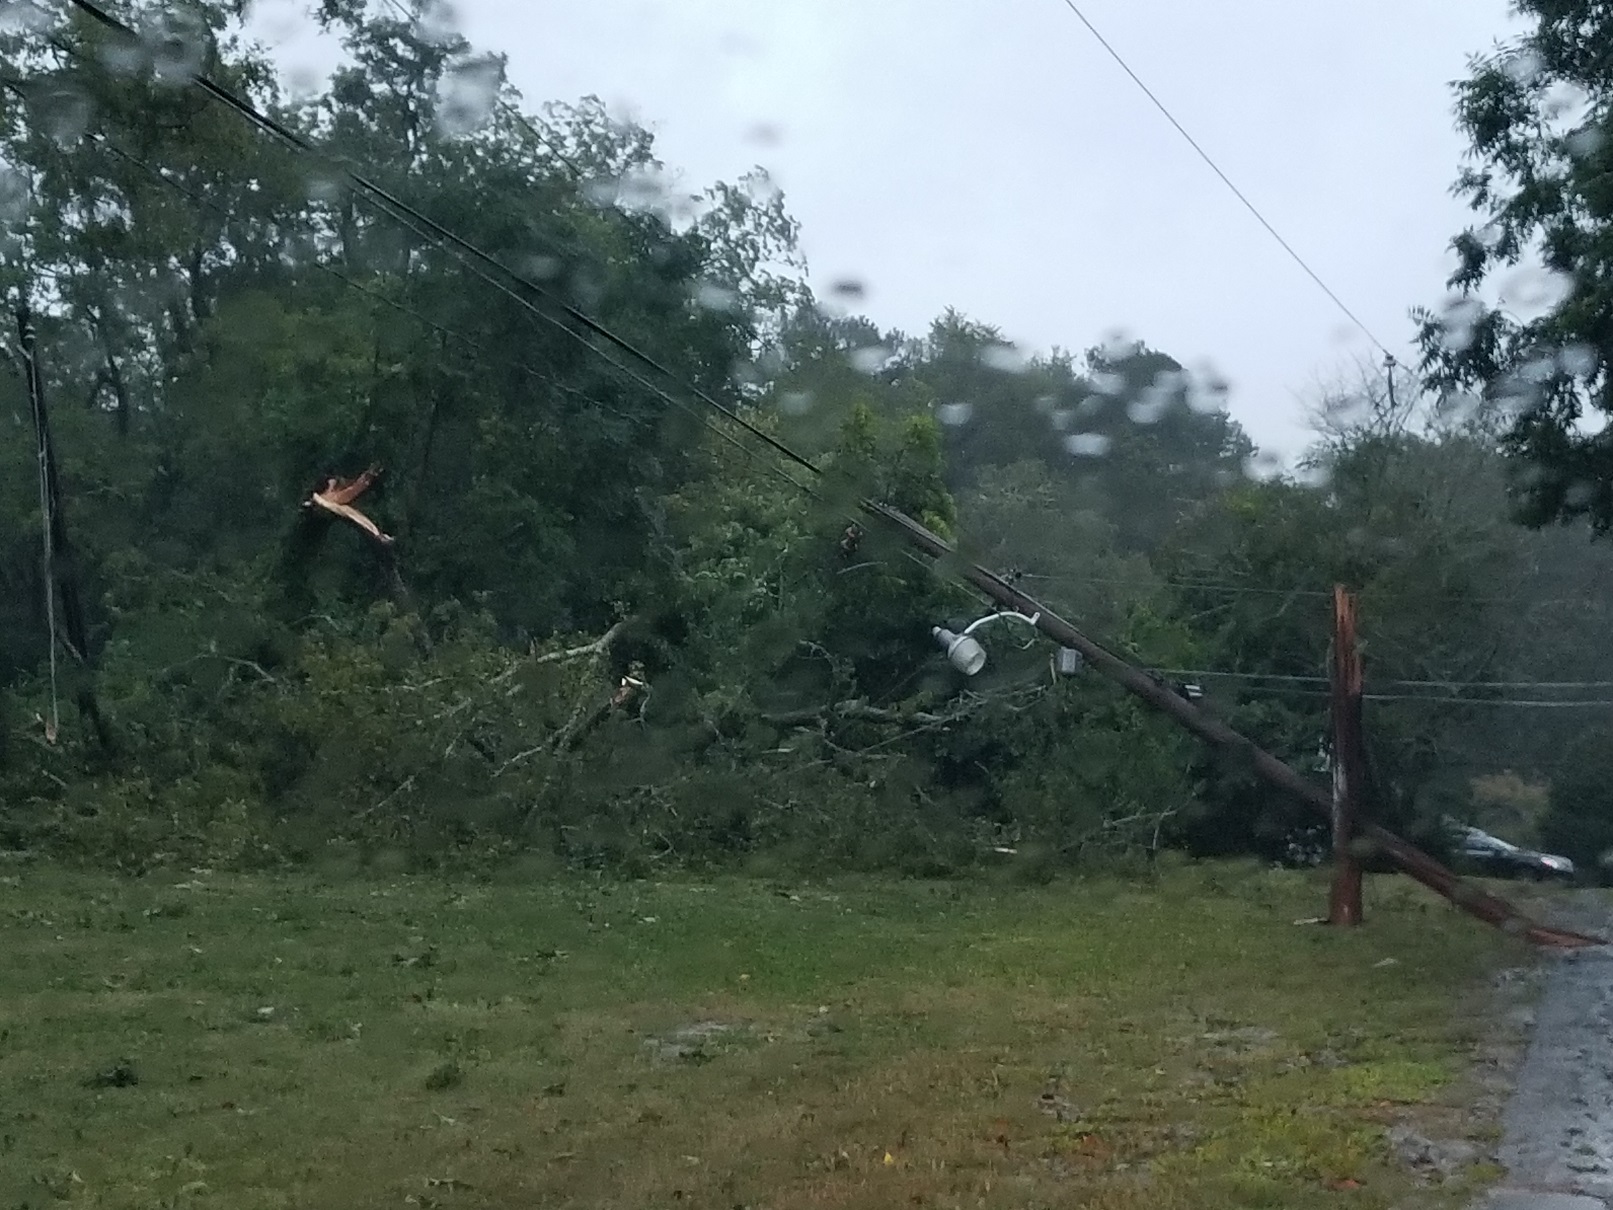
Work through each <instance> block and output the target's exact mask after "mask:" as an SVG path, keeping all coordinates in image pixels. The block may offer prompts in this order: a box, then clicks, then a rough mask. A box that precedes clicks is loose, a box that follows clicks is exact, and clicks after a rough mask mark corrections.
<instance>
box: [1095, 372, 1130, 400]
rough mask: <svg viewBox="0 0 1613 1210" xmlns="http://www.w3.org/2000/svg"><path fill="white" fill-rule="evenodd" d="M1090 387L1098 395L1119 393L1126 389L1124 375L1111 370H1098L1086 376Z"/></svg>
mask: <svg viewBox="0 0 1613 1210" xmlns="http://www.w3.org/2000/svg"><path fill="white" fill-rule="evenodd" d="M1087 381H1088V382H1090V383H1091V384H1092V389H1093V390H1094V391H1096V392H1097V393H1098V394H1100V395H1119V394H1121V393H1123V392H1124V391H1125V389H1126V376H1125V375H1124V374H1117V373H1115V372H1114V371H1113V370H1099V371H1097V372H1096V373H1094V374H1089V375H1088V376H1087Z"/></svg>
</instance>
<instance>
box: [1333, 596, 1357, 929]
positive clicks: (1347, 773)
mask: <svg viewBox="0 0 1613 1210" xmlns="http://www.w3.org/2000/svg"><path fill="white" fill-rule="evenodd" d="M1365 764H1366V762H1365V761H1364V760H1363V759H1362V749H1361V652H1360V651H1359V649H1358V648H1357V647H1356V641H1355V597H1354V596H1352V595H1351V594H1350V593H1348V592H1346V591H1345V589H1344V585H1342V584H1335V585H1334V586H1333V887H1332V891H1331V893H1330V894H1329V895H1328V901H1327V922H1328V923H1329V924H1339V925H1350V924H1360V923H1361V862H1360V860H1359V858H1358V857H1357V855H1356V853H1355V848H1354V846H1355V843H1356V812H1357V811H1358V810H1359V809H1360V805H1361V793H1362V790H1363V789H1364V788H1365V786H1366V774H1365Z"/></svg>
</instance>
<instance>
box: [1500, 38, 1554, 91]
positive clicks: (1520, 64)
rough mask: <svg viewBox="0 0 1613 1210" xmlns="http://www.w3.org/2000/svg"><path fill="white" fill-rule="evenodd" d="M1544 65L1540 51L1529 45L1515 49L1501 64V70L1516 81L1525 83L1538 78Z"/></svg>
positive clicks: (1532, 81) (1531, 82)
mask: <svg viewBox="0 0 1613 1210" xmlns="http://www.w3.org/2000/svg"><path fill="white" fill-rule="evenodd" d="M1543 67H1544V64H1543V63H1542V62H1541V59H1540V55H1539V53H1538V52H1537V51H1535V50H1534V49H1533V48H1531V47H1528V46H1521V47H1519V48H1518V49H1516V50H1514V51H1513V52H1512V53H1511V54H1509V55H1508V56H1507V57H1506V59H1505V60H1504V61H1503V62H1502V64H1501V70H1502V71H1504V72H1506V74H1507V75H1508V76H1509V77H1511V79H1512V80H1513V81H1514V82H1515V83H1518V84H1525V85H1527V84H1533V83H1534V82H1535V81H1536V80H1538V79H1539V78H1540V73H1541V70H1542V68H1543Z"/></svg>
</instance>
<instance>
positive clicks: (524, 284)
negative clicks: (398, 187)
mask: <svg viewBox="0 0 1613 1210" xmlns="http://www.w3.org/2000/svg"><path fill="white" fill-rule="evenodd" d="M69 2H70V3H71V4H72V5H73V6H74V7H75V8H77V9H79V10H80V11H81V12H84V13H85V14H87V15H88V16H90V17H92V18H93V19H94V20H95V21H97V22H98V23H100V24H101V25H103V26H105V27H106V28H108V29H110V30H113V31H114V32H115V33H116V34H117V35H118V36H120V37H123V38H127V39H133V40H136V41H138V40H139V35H138V34H137V33H136V32H135V31H134V30H133V29H132V28H130V27H129V26H128V25H126V24H124V23H123V22H122V21H120V20H118V19H117V18H116V17H114V16H112V15H111V14H110V13H108V12H107V11H106V10H105V9H103V8H101V7H100V6H99V5H98V4H95V3H93V2H92V0H69ZM190 80H191V82H192V83H193V84H195V85H196V87H198V88H199V89H201V91H202V92H204V93H205V94H207V95H208V96H210V97H212V98H213V99H214V100H216V101H218V102H219V103H220V104H222V105H224V106H225V107H227V108H229V109H232V110H234V111H235V112H236V113H238V114H240V115H241V116H242V117H244V118H246V119H247V120H248V121H249V122H251V123H252V124H253V125H255V126H257V127H259V128H260V129H262V130H264V131H266V132H267V133H269V134H271V135H273V136H274V137H276V138H278V139H280V140H281V141H282V142H284V143H286V144H287V145H288V146H290V147H292V148H294V149H296V150H297V151H300V152H302V153H303V154H305V155H309V156H313V157H315V158H318V159H323V160H326V162H328V163H334V161H331V160H330V158H329V157H328V156H326V155H325V154H324V153H322V152H320V151H319V150H318V149H317V148H316V147H315V146H314V145H313V144H312V143H310V142H309V141H308V140H307V139H305V138H304V137H303V136H302V135H300V134H298V133H297V132H296V131H294V130H292V129H290V128H289V127H287V126H286V125H285V124H284V123H282V122H280V121H277V120H276V119H275V118H273V117H271V116H269V115H268V114H266V113H263V112H262V111H261V110H259V109H258V108H257V107H256V106H254V105H253V104H252V103H251V102H250V101H247V100H245V99H243V98H241V97H239V96H237V95H236V94H234V93H232V92H231V91H230V90H229V89H227V88H224V87H222V86H221V85H219V84H217V83H216V82H214V81H213V80H212V79H210V78H209V77H207V76H205V75H203V74H201V73H200V72H196V73H192V74H191V76H190ZM336 166H337V167H338V168H339V170H340V171H341V173H342V174H343V175H344V176H345V177H346V178H347V179H348V180H349V181H350V182H351V183H352V184H353V185H354V186H355V187H356V188H357V189H358V190H359V192H360V193H362V194H364V195H365V196H366V197H368V198H369V199H370V200H371V202H372V203H376V204H378V205H380V206H381V207H382V208H383V209H384V210H385V211H387V212H388V213H389V214H391V215H392V216H393V217H394V218H397V217H399V216H405V215H406V216H408V217H409V218H410V219H411V220H413V221H414V222H417V223H419V224H420V226H421V227H423V228H425V229H426V230H428V231H430V232H431V233H432V234H433V236H434V237H435V239H436V240H437V241H438V246H439V247H446V246H449V245H451V246H452V247H454V248H456V249H458V250H459V252H461V253H463V254H464V255H466V256H469V257H472V258H473V259H475V260H476V261H478V262H480V263H482V264H484V265H487V266H490V267H491V268H493V269H495V270H497V271H498V273H500V274H502V275H504V276H505V277H507V278H508V279H509V280H510V281H513V282H515V283H516V284H517V285H519V286H520V287H521V288H522V289H523V290H527V291H530V292H531V293H532V294H535V295H537V296H538V297H540V298H543V299H545V300H547V301H548V302H549V303H551V304H552V305H553V306H555V307H556V308H557V309H559V310H560V311H561V312H562V313H563V314H565V315H566V316H567V317H568V318H570V319H571V320H572V321H573V322H575V323H576V324H578V325H580V326H581V327H582V328H584V329H585V330H586V331H588V332H590V333H592V334H593V335H595V336H598V337H599V338H601V339H602V340H605V341H607V342H608V343H610V344H612V345H614V346H616V347H617V348H618V349H620V350H622V351H623V352H624V353H627V354H628V355H629V356H630V357H632V358H634V359H635V360H637V361H639V362H641V363H643V364H644V365H645V366H647V367H649V368H650V369H652V370H654V371H655V372H656V373H658V374H660V375H662V376H663V377H665V378H667V379H668V380H670V381H672V382H674V383H676V384H677V385H679V386H680V387H681V388H682V389H684V390H686V391H688V392H689V393H690V394H691V395H693V396H695V397H696V398H697V399H699V400H700V401H701V402H702V403H705V404H706V405H707V406H709V407H711V408H713V409H715V410H716V411H718V412H719V413H721V414H722V415H724V416H726V417H727V418H728V419H729V420H731V421H733V422H734V423H736V424H738V425H739V426H740V427H741V428H743V429H745V430H746V431H747V432H749V433H750V434H751V435H752V436H754V437H756V438H757V439H758V440H760V441H762V442H763V443H764V444H766V445H768V446H770V447H771V448H772V449H774V450H775V451H776V452H777V453H779V454H781V455H783V456H784V457H785V458H787V459H789V460H790V461H792V462H794V463H796V464H797V465H799V466H801V467H803V468H805V469H806V470H808V471H809V472H811V473H812V474H814V475H821V474H822V471H820V470H819V468H818V467H817V466H816V465H814V464H813V463H812V462H811V461H809V460H808V459H806V458H805V457H803V456H802V455H800V454H798V453H796V452H795V451H794V450H793V449H791V448H790V447H789V446H788V445H786V444H785V443H784V442H782V441H780V440H778V439H777V438H776V437H774V436H773V435H772V434H771V433H768V432H766V431H764V430H763V429H761V428H759V427H757V426H756V425H755V424H752V423H751V422H750V421H748V420H746V419H745V418H744V417H743V416H741V415H740V414H739V413H738V412H737V411H735V410H734V409H733V408H731V407H729V406H727V405H726V404H723V403H721V402H720V401H718V400H717V399H715V398H714V397H713V396H712V395H711V394H710V393H709V392H707V391H705V390H703V389H701V388H700V387H699V386H697V385H695V384H693V383H690V382H687V381H686V380H683V379H681V378H679V376H678V375H676V374H675V373H674V372H673V371H672V370H671V369H670V368H668V367H667V366H666V365H665V364H663V363H662V362H661V361H660V360H658V359H657V358H656V357H654V356H653V355H652V354H650V353H648V352H646V351H644V350H643V349H641V348H639V347H638V346H637V345H635V344H634V343H633V342H631V341H629V340H627V339H626V338H625V337H622V336H619V335H618V334H617V333H615V332H613V331H612V330H611V329H609V328H608V327H606V326H605V325H604V324H602V323H600V322H599V321H598V320H596V319H594V318H593V317H592V316H590V315H588V314H586V313H585V312H583V311H582V310H581V309H579V308H577V307H575V306H573V305H572V304H570V303H568V302H566V301H565V300H564V299H561V298H559V297H557V296H556V295H555V294H554V293H553V292H551V291H549V290H547V289H545V288H544V287H543V286H541V285H539V284H538V283H536V282H534V281H532V280H531V279H530V278H528V277H526V276H525V275H523V274H520V273H517V272H516V271H515V270H513V269H511V268H510V267H509V266H507V265H505V264H504V263H503V262H502V261H500V260H499V259H498V258H497V257H495V256H493V255H492V254H491V253H489V252H486V251H484V250H482V249H481V248H479V247H477V246H476V245H475V244H473V243H471V242H470V241H469V240H467V239H465V238H463V237H462V236H460V235H458V234H456V233H455V232H453V231H451V230H450V229H449V228H447V227H445V226H443V225H442V224H441V223H438V222H437V221H436V220H435V219H432V218H430V217H429V216H427V215H425V214H423V213H421V212H420V211H419V210H417V209H415V208H414V207H413V206H410V205H409V204H408V203H407V202H404V201H402V200H401V199H400V198H398V197H396V196H395V195H393V194H392V193H391V192H390V191H388V190H387V189H385V188H383V187H382V186H381V185H378V184H377V183H375V182H374V181H372V180H370V179H369V178H368V177H366V176H364V175H363V174H362V173H359V172H357V171H355V170H354V169H352V168H349V167H347V166H346V165H344V164H337V165H336ZM487 280H488V281H490V282H493V283H494V284H496V285H498V286H499V288H500V289H502V290H503V291H504V292H505V293H507V294H509V295H510V296H511V297H512V298H515V299H516V300H517V301H518V302H520V303H521V304H522V305H523V306H525V307H526V308H527V309H528V310H530V311H531V312H532V313H533V314H535V315H539V316H542V317H543V318H544V319H545V320H546V321H548V322H551V323H555V324H557V325H559V326H560V327H561V328H562V330H564V331H568V332H571V333H572V335H573V336H574V337H576V338H578V339H579V340H581V339H583V338H582V333H580V332H577V331H575V330H574V329H571V328H569V327H567V326H566V325H564V324H560V322H559V321H558V320H556V319H555V317H553V316H549V315H546V314H545V313H544V312H543V311H542V310H541V309H539V308H538V307H537V306H535V305H534V304H533V303H532V301H531V300H530V299H528V298H525V297H523V296H522V295H521V294H519V293H517V292H516V291H514V290H513V289H511V288H510V287H509V286H508V285H507V284H505V283H503V282H497V281H495V279H494V278H493V277H492V276H491V275H488V277H487ZM583 343H585V344H586V343H587V342H586V340H584V341H583ZM590 347H592V346H590ZM596 351H600V350H597V349H596ZM617 364H619V363H617ZM638 380H639V381H641V382H644V383H646V385H647V380H645V379H643V378H642V376H640V377H639V379H638ZM651 389H653V390H655V391H656V393H657V394H658V395H659V396H660V397H661V398H662V399H664V400H666V401H668V402H670V400H671V397H670V396H668V395H667V394H666V393H665V392H664V391H661V390H660V389H659V388H651Z"/></svg>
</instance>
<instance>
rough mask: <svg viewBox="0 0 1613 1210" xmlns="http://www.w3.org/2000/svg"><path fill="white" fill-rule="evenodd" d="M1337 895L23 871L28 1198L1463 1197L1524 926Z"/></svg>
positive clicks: (21, 1090) (1358, 1200)
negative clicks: (1344, 901) (1474, 1097)
mask: <svg viewBox="0 0 1613 1210" xmlns="http://www.w3.org/2000/svg"><path fill="white" fill-rule="evenodd" d="M1324 900H1325V887H1324V884H1323V883H1321V882H1319V881H1318V880H1317V877H1316V876H1315V875H1313V874H1297V873H1288V872H1278V871H1271V870H1263V869H1260V868H1258V867H1255V866H1253V865H1237V866H1230V865H1213V866H1193V867H1183V868H1178V869H1173V870H1172V871H1170V872H1169V873H1167V874H1164V875H1162V876H1160V877H1159V878H1158V879H1156V880H1150V881H1134V882H1127V881H1120V880H1110V879H1094V880H1090V881H1075V882H1067V883H1061V884H1056V885H1053V886H1048V887H1041V888H1035V889H1027V888H998V887H991V886H987V885H983V884H931V883H912V882H905V883H896V882H845V883H835V884H832V885H812V886H807V885H801V886H784V885H781V884H763V883H760V882H755V881H742V880H733V881H728V880H723V881H717V882H714V883H701V882H695V881H672V882H667V883H647V882H646V883H616V884H611V883H595V882H591V881H584V880H581V879H578V878H575V877H570V878H566V879H563V880H558V881H557V880H555V879H554V878H553V877H552V876H550V877H546V878H544V879H543V880H542V881H541V884H534V883H521V882H518V881H517V880H516V879H515V878H513V877H506V878H504V879H503V880H501V881H500V882H498V883H493V884H489V883H485V882H484V883H474V884H472V883H466V884H463V885H460V884H451V883H447V882H444V881H441V880H431V879H396V880H369V881H363V880H337V879H329V878H327V879H320V878H316V877H313V876H306V877H281V876H273V877H269V876H266V877H248V876H236V875H230V876H225V875H214V874H211V873H207V872H205V871H202V872H185V873H178V874H173V875H168V876H155V875H154V876H150V877H147V878H145V879H141V880H117V879H114V878H111V877H94V876H87V875H77V874H70V873H66V872H62V871H57V870H52V869H48V868H44V867H40V868H33V867H29V868H25V869H23V870H20V871H16V872H14V873H13V874H12V875H11V876H8V877H6V878H4V879H3V880H0V1210H17V1208H19V1207H23V1206H28V1207H47V1206H54V1205H57V1204H58V1203H60V1202H67V1203H71V1204H79V1205H86V1206H107V1207H113V1206H115V1207H131V1208H133V1207H141V1208H142V1210H148V1208H152V1207H192V1206H195V1207H203V1206H217V1207H229V1208H230V1210H258V1208H260V1207H297V1208H298V1210H309V1208H325V1207H329V1208H331V1210H358V1208H363V1207H379V1206H387V1207H399V1208H402V1207H408V1206H413V1207H466V1208H469V1207H528V1206H561V1205H565V1206H579V1207H581V1206H587V1207H641V1206H643V1207H652V1206H653V1207H663V1206H668V1207H669V1206H698V1207H719V1208H721V1210H731V1208H733V1207H756V1208H759V1207H769V1208H778V1210H785V1208H789V1207H831V1206H834V1207H882V1208H883V1207H909V1206H925V1207H952V1206H956V1207H970V1208H977V1207H1005V1208H1006V1207H1014V1208H1016V1210H1017V1208H1023V1207H1035V1206H1091V1207H1112V1208H1117V1210H1118V1208H1120V1207H1139V1208H1141V1207H1149V1208H1150V1210H1169V1208H1170V1207H1178V1206H1181V1207H1186V1206H1193V1207H1200V1206H1202V1207H1255V1206H1272V1207H1284V1208H1292V1210H1303V1208H1305V1207H1342V1206H1349V1207H1390V1206H1396V1205H1405V1204H1407V1203H1408V1199H1410V1200H1411V1202H1412V1203H1413V1204H1416V1205H1419V1206H1441V1205H1446V1204H1450V1205H1457V1204H1460V1202H1461V1200H1462V1196H1463V1192H1464V1189H1463V1185H1464V1184H1468V1185H1469V1186H1470V1181H1467V1182H1464V1181H1458V1182H1456V1183H1455V1184H1452V1185H1448V1186H1443V1187H1439V1188H1424V1189H1419V1188H1418V1186H1417V1183H1416V1179H1417V1178H1416V1177H1415V1175H1414V1174H1413V1173H1412V1172H1410V1171H1408V1170H1406V1169H1405V1168H1404V1166H1403V1165H1401V1164H1400V1163H1399V1161H1397V1160H1396V1158H1395V1156H1394V1154H1393V1152H1392V1150H1391V1149H1390V1148H1389V1147H1388V1145H1387V1144H1386V1143H1385V1141H1384V1128H1385V1126H1386V1125H1387V1124H1389V1123H1392V1122H1394V1121H1397V1120H1399V1119H1401V1118H1402V1117H1405V1116H1406V1115H1411V1116H1412V1117H1413V1118H1419V1117H1421V1118H1422V1119H1423V1120H1427V1119H1428V1115H1435V1116H1436V1117H1437V1116H1438V1115H1439V1114H1440V1113H1441V1112H1442V1111H1441V1109H1440V1106H1441V1105H1444V1106H1445V1109H1444V1111H1443V1112H1444V1113H1445V1114H1446V1116H1447V1117H1450V1116H1452V1115H1451V1112H1450V1108H1451V1106H1459V1105H1460V1103H1461V1101H1462V1099H1463V1097H1464V1096H1465V1095H1466V1093H1465V1092H1464V1091H1463V1081H1462V1077H1463V1075H1464V1072H1465V1070H1466V1068H1467V1065H1468V1063H1469V1061H1470V1058H1471V1055H1472V1053H1473V1051H1474V1047H1475V1044H1476V1042H1477V1040H1478V1039H1479V1037H1480V1036H1481V1034H1482V1032H1483V1031H1484V1029H1485V1028H1486V1023H1485V1022H1484V1020H1483V1019H1482V1013H1483V1010H1484V1007H1485V1004H1486V999H1487V998H1486V995H1485V994H1484V990H1483V989H1484V988H1485V987H1486V979H1487V976H1488V975H1489V974H1490V972H1492V971H1493V970H1495V969H1496V968H1497V967H1499V966H1502V965H1517V964H1519V963H1522V962H1527V961H1529V960H1530V959H1529V955H1528V953H1527V951H1526V950H1525V948H1524V947H1523V946H1522V945H1521V944H1520V943H1518V942H1515V941H1512V940H1509V939H1507V938H1505V937H1503V936H1502V935H1500V934H1498V933H1496V932H1493V931H1491V930H1489V929H1486V928H1484V927H1483V926H1481V925H1479V924H1477V923H1475V922H1474V921H1472V920H1470V919H1468V918H1466V917H1463V916H1460V915H1457V914H1455V913H1454V912H1452V911H1451V910H1449V909H1447V908H1446V907H1445V906H1444V905H1443V904H1441V903H1439V902H1438V901H1437V900H1433V899H1432V898H1431V897H1429V896H1427V895H1426V894H1425V893H1424V892H1422V891H1421V890H1419V889H1418V888H1416V887H1414V886H1412V885H1411V884H1409V883H1407V882H1406V881H1405V880H1404V879H1387V878H1386V879H1374V880H1369V887H1368V903H1367V910H1368V924H1367V926H1366V927H1364V928H1362V929H1360V930H1357V931H1354V932H1350V933H1337V932H1332V931H1329V930H1328V929H1326V928H1319V927H1300V926H1296V924H1295V923H1294V922H1295V919H1296V917H1302V916H1312V915H1314V914H1315V913H1316V912H1317V911H1319V910H1321V907H1322V905H1323V903H1324ZM1456 1116H1460V1115H1456ZM1470 1128H1471V1129H1473V1130H1476V1131H1478V1132H1480V1133H1481V1134H1482V1133H1483V1132H1484V1131H1485V1130H1487V1129H1490V1128H1491V1127H1490V1125H1489V1124H1488V1123H1484V1122H1474V1123H1471V1124H1470ZM1469 1175H1470V1177H1471V1178H1472V1179H1482V1178H1483V1177H1484V1176H1485V1175H1487V1174H1486V1172H1485V1171H1484V1168H1483V1166H1482V1165H1481V1166H1478V1167H1476V1168H1474V1169H1472V1170H1471V1171H1470V1174H1469Z"/></svg>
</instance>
